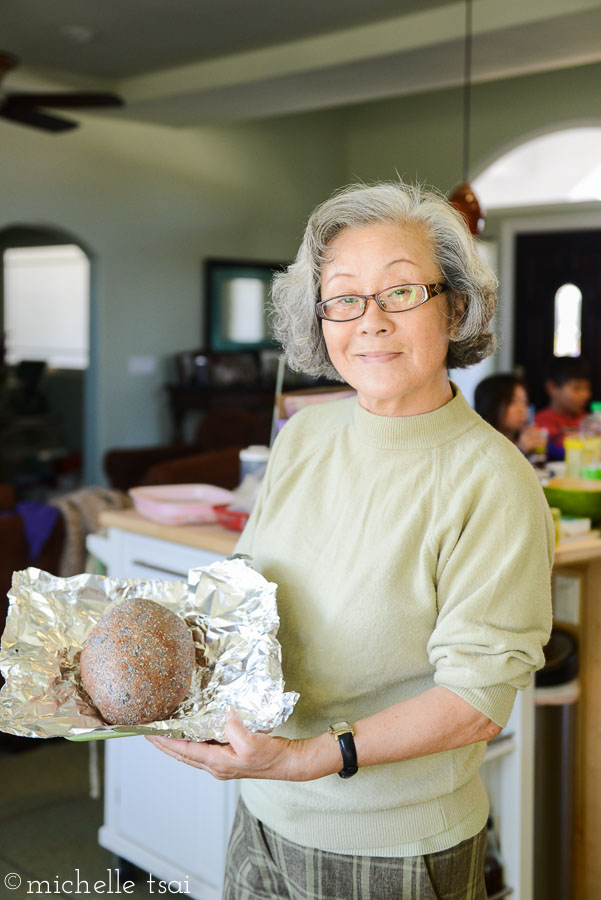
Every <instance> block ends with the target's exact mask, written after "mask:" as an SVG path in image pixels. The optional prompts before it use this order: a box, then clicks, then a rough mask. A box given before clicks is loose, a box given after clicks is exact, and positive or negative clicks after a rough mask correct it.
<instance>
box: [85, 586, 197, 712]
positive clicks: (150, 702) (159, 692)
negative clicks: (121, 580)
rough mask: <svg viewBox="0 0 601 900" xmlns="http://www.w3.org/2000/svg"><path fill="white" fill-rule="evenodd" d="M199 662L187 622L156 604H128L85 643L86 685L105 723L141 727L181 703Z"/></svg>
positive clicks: (115, 608)
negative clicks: (196, 661) (196, 662)
mask: <svg viewBox="0 0 601 900" xmlns="http://www.w3.org/2000/svg"><path fill="white" fill-rule="evenodd" d="M195 660H196V652H195V648H194V643H193V641H192V636H191V634H190V631H189V629H188V628H187V626H186V624H185V622H184V621H183V619H181V618H180V617H179V616H177V615H175V613H172V612H171V611H170V610H168V609H166V608H165V607H164V606H161V605H160V604H159V603H155V602H154V601H153V600H143V599H132V600H123V601H122V602H121V603H119V604H117V605H116V606H113V607H112V608H111V609H110V610H109V612H107V613H106V614H105V615H104V616H103V617H102V619H100V621H99V622H98V623H97V625H96V626H95V627H94V629H93V630H92V631H91V632H90V635H89V636H88V638H87V640H86V641H85V643H84V646H83V648H82V651H81V662H80V665H81V683H82V685H83V687H84V689H85V691H86V692H87V694H88V695H89V697H90V699H91V700H92V702H93V703H94V705H95V706H96V707H97V709H98V710H99V712H100V714H101V715H102V718H103V719H104V720H105V722H108V723H109V724H110V725H115V724H119V725H142V724H144V723H145V722H155V721H159V720H161V719H166V718H168V717H169V715H170V714H171V713H172V712H173V711H174V710H175V708H176V707H177V706H178V705H179V704H180V703H181V702H182V700H183V699H184V698H185V697H186V694H187V693H188V691H189V689H190V682H191V679H192V672H193V670H194V665H195Z"/></svg>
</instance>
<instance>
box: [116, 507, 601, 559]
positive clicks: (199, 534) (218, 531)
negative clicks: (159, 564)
mask: <svg viewBox="0 0 601 900" xmlns="http://www.w3.org/2000/svg"><path fill="white" fill-rule="evenodd" d="M100 524H101V525H104V526H105V527H108V528H122V529H123V530H124V531H134V532H136V533H137V534H145V535H148V537H154V538H157V539H158V540H161V541H172V542H173V543H174V544H185V545H187V546H188V547H198V548H199V549H200V550H214V551H215V553H224V554H226V555H227V556H229V555H230V554H231V553H233V550H234V547H235V545H236V541H237V540H238V537H239V535H238V533H237V532H235V531H228V530H227V529H226V528H222V527H221V525H159V523H158V522H152V521H151V520H150V519H145V518H144V517H143V516H141V515H140V514H139V513H137V512H136V511H135V510H133V509H125V510H111V509H105V510H103V512H101V513H100ZM596 558H601V538H582V539H580V540H571V541H566V542H564V543H561V544H559V546H558V547H556V548H555V564H556V565H566V564H569V563H578V562H586V561H587V560H591V559H596Z"/></svg>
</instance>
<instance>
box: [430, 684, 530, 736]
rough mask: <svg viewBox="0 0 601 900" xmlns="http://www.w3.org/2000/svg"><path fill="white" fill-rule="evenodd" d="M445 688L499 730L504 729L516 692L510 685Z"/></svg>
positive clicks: (447, 686)
mask: <svg viewBox="0 0 601 900" xmlns="http://www.w3.org/2000/svg"><path fill="white" fill-rule="evenodd" d="M445 687H446V688H447V689H448V690H449V691H453V693H454V694H457V696H458V697H461V698H462V699H463V700H466V701H467V702H468V703H471V705H472V706H475V707H476V709H477V710H479V711H480V712H481V713H483V714H484V715H485V716H488V718H489V719H492V721H493V722H494V723H495V724H496V725H498V726H499V727H500V728H505V726H506V725H507V721H508V719H509V716H510V714H511V709H512V707H513V701H514V700H515V695H516V692H517V691H516V688H514V687H513V686H512V685H510V684H492V685H490V686H489V687H483V688H466V687H453V686H451V685H445Z"/></svg>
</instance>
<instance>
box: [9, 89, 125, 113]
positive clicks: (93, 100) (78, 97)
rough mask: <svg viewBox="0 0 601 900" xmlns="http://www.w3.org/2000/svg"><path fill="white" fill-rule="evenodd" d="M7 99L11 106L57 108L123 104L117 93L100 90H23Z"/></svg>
mask: <svg viewBox="0 0 601 900" xmlns="http://www.w3.org/2000/svg"><path fill="white" fill-rule="evenodd" d="M8 101H9V102H10V104H11V106H13V107H30V106H53V107H56V108H58V109H76V108H77V107H82V108H83V107H90V108H91V107H95V106H97V107H102V106H123V100H122V99H121V97H118V96H117V94H103V93H100V92H92V93H87V94H86V93H83V92H79V91H73V92H69V93H60V94H33V93H29V92H23V93H18V94H9V96H8Z"/></svg>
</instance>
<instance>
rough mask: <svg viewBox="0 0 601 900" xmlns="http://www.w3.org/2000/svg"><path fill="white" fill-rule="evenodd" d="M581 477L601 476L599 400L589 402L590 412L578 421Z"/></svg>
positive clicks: (600, 416)
mask: <svg viewBox="0 0 601 900" xmlns="http://www.w3.org/2000/svg"><path fill="white" fill-rule="evenodd" d="M580 437H581V440H582V462H581V468H580V477H581V478H601V402H598V401H595V402H594V403H591V413H590V415H588V416H586V418H584V419H583V420H582V421H581V423H580Z"/></svg>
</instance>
